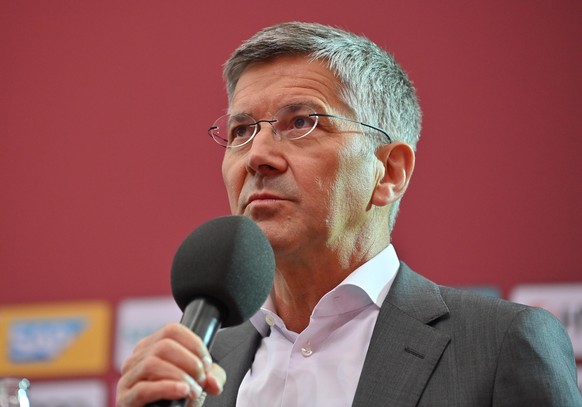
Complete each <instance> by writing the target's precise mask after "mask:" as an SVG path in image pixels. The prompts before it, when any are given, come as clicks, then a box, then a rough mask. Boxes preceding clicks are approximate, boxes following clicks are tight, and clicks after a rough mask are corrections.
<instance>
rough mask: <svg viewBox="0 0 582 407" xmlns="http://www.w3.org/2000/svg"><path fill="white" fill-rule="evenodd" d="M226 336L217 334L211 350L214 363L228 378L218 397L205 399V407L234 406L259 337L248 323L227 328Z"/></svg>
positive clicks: (251, 361)
mask: <svg viewBox="0 0 582 407" xmlns="http://www.w3.org/2000/svg"><path fill="white" fill-rule="evenodd" d="M226 333H227V334H226V335H224V336H222V335H221V333H220V332H219V333H218V334H217V337H216V339H217V340H216V341H215V342H214V345H213V346H212V348H211V352H210V353H211V354H212V357H213V358H214V361H215V362H216V363H218V364H219V365H220V366H222V368H223V369H224V370H226V371H227V372H228V378H227V380H226V384H225V386H224V390H223V392H222V394H221V395H220V397H212V396H208V397H206V401H205V402H204V406H205V407H212V406H221V407H225V406H235V405H236V397H237V394H238V388H239V386H240V384H241V382H242V380H243V379H244V377H245V375H246V373H247V371H248V370H249V369H250V367H251V365H252V363H253V360H254V358H255V353H256V351H257V347H258V346H259V343H260V341H261V336H260V335H259V333H258V332H257V330H256V329H255V328H254V327H253V325H252V324H251V323H250V322H248V321H247V322H245V323H243V324H242V325H239V326H237V327H233V328H228V329H227V330H226Z"/></svg>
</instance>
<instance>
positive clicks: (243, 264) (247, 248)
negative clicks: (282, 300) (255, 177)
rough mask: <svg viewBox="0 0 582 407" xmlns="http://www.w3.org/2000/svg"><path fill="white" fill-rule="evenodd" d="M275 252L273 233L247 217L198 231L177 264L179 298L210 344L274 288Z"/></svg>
mask: <svg viewBox="0 0 582 407" xmlns="http://www.w3.org/2000/svg"><path fill="white" fill-rule="evenodd" d="M274 274H275V256H274V254H273V249H272V248H271V245H270V243H269V241H268V240H267V237H266V236H265V235H264V234H263V232H262V231H261V229H260V228H259V227H258V226H257V224H256V223H255V222H253V221H252V220H251V219H249V218H247V217H245V216H223V217H220V218H216V219H213V220H211V221H209V222H206V223H205V224H203V225H201V226H199V227H198V228H197V229H195V230H194V231H193V232H192V233H191V234H190V235H188V237H186V239H185V240H184V241H183V242H182V244H181V245H180V247H179V248H178V250H177V252H176V255H175V256H174V261H173V263H172V273H171V286H172V294H173V296H174V300H175V301H176V303H177V304H178V306H179V307H180V309H181V310H182V311H183V312H184V314H183V316H182V319H181V321H180V323H181V324H182V325H185V326H187V327H188V328H190V329H191V330H192V331H193V332H194V333H195V334H196V335H198V336H199V337H200V338H201V339H202V340H203V341H204V344H205V345H206V346H207V347H209V346H210V345H211V344H212V340H213V339H214V335H215V334H216V332H217V331H218V329H219V328H220V327H221V326H222V327H225V328H226V327H230V326H235V325H239V324H241V323H243V322H244V321H246V320H248V319H249V318H250V317H251V316H253V315H254V314H255V313H256V312H257V311H258V309H259V308H260V307H261V305H263V303H264V302H265V300H266V299H267V296H268V295H269V293H270V292H271V288H272V286H273V279H274ZM186 401H187V400H186V399H182V400H159V401H156V402H153V403H149V404H147V407H184V406H186Z"/></svg>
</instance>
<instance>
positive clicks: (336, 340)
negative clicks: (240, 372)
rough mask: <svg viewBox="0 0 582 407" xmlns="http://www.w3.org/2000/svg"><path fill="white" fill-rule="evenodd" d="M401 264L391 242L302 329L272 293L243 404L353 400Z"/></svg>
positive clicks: (303, 406) (258, 323) (305, 406)
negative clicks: (292, 327) (287, 319)
mask: <svg viewBox="0 0 582 407" xmlns="http://www.w3.org/2000/svg"><path fill="white" fill-rule="evenodd" d="M399 266H400V264H399V261H398V257H397V256H396V252H395V251H394V248H393V247H392V245H390V246H388V247H387V248H386V249H384V250H383V251H382V252H380V253H379V254H378V255H377V256H375V257H374V258H372V259H371V260H370V261H368V262H367V263H365V264H364V265H362V266H361V267H359V268H358V269H356V270H355V271H354V272H352V273H351V274H350V275H349V276H348V277H347V278H346V279H345V280H344V281H342V282H341V283H340V284H339V285H338V286H337V287H336V288H334V289H333V290H331V291H330V292H329V293H327V294H326V295H324V296H323V297H322V298H321V300H320V301H319V302H318V303H317V305H316V306H315V309H314V310H313V313H312V314H311V318H310V321H309V325H308V326H307V328H305V330H304V331H303V332H301V333H296V332H292V331H289V330H288V329H287V328H286V327H285V324H284V323H283V321H282V320H281V319H280V318H279V316H278V315H277V314H276V313H275V312H273V310H274V309H275V307H274V306H273V303H272V300H271V298H269V299H267V301H266V302H265V304H264V305H263V307H262V308H261V309H260V310H259V311H258V312H257V313H256V314H255V315H254V316H253V317H252V318H251V322H252V324H253V325H254V326H255V328H256V329H257V331H259V333H260V334H261V335H262V336H263V339H262V341H261V344H260V346H259V348H258V350H257V353H256V355H255V360H254V362H253V364H252V366H251V368H250V370H249V371H248V372H247V374H246V376H245V378H244V379H243V381H242V383H241V385H240V389H239V392H238V398H237V404H236V405H237V407H309V406H313V407H316V406H317V407H321V406H325V407H328V406H333V407H336V406H338V407H339V406H345V407H349V406H351V405H352V401H353V399H354V395H355V393H356V387H357V385H358V381H359V378H360V372H361V370H362V366H363V364H364V358H365V357H366V352H367V351H368V345H369V343H370V338H371V337H372V331H373V329H374V324H375V323H376V319H377V317H378V312H379V310H380V306H381V305H382V302H383V301H384V299H385V298H386V295H387V294H388V291H389V290H390V287H391V285H392V282H393V281H394V277H395V276H396V272H397V271H398V268H399ZM305 284H309V281H306V282H305ZM227 380H228V379H227Z"/></svg>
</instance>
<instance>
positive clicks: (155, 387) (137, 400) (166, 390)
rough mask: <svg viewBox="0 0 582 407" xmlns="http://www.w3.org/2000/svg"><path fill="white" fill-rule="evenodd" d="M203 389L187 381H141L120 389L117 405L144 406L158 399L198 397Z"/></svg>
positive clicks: (128, 406) (126, 406) (122, 406)
mask: <svg viewBox="0 0 582 407" xmlns="http://www.w3.org/2000/svg"><path fill="white" fill-rule="evenodd" d="M201 393H202V390H201V389H199V388H198V389H194V388H192V387H191V386H190V385H189V384H188V383H186V381H184V380H181V381H173V380H159V381H144V382H139V383H137V384H136V385H135V386H133V387H132V388H129V389H125V388H122V389H118V391H117V400H116V403H117V404H116V405H117V407H143V406H144V405H145V404H147V403H151V402H154V401H157V400H181V399H184V398H193V399H196V398H198V397H199V396H200V394H201Z"/></svg>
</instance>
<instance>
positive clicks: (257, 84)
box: [229, 57, 351, 115]
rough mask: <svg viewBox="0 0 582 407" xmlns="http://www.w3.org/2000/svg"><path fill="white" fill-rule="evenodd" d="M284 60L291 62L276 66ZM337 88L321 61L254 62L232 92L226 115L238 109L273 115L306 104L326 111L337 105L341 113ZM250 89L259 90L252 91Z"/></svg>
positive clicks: (299, 58)
mask: <svg viewBox="0 0 582 407" xmlns="http://www.w3.org/2000/svg"><path fill="white" fill-rule="evenodd" d="M283 59H285V60H290V61H289V62H290V63H285V62H286V61H283V63H279V64H277V63H275V62H281V60H283ZM293 62H306V63H308V65H307V66H308V67H309V66H312V67H313V69H307V70H306V69H305V67H306V65H305V64H302V65H300V66H297V65H295V64H294V63H293ZM265 84H267V86H265ZM340 87H341V86H340V83H339V81H338V80H337V79H336V77H335V75H334V74H333V73H332V72H331V71H330V70H329V69H328V68H327V67H326V66H325V65H323V63H322V62H321V61H308V60H307V59H305V58H303V57H285V58H279V59H277V60H275V61H273V62H270V63H255V64H252V65H250V66H249V67H248V68H247V69H245V71H244V72H243V74H242V75H241V77H240V79H239V81H238V83H237V85H236V88H235V90H234V92H233V97H232V99H231V103H230V106H229V113H230V114H233V112H235V111H237V109H239V108H241V109H243V111H244V113H247V114H249V115H253V114H257V112H256V111H254V109H259V110H260V113H271V114H274V113H276V112H277V111H278V110H279V109H280V108H281V107H283V106H287V105H291V104H306V105H308V106H311V107H313V108H314V109H316V110H321V109H322V108H323V109H325V110H326V111H327V110H328V109H329V107H331V106H338V105H339V106H338V107H340V109H341V110H344V109H346V105H345V103H344V102H343V101H342V99H341V98H340V94H339V93H340V92H339V91H340ZM253 88H257V89H260V90H259V91H258V92H253V90H254V89H253ZM249 89H250V90H249ZM249 108H250V109H251V111H249ZM346 110H348V111H350V110H351V109H349V108H347V109H346ZM237 113H238V112H237Z"/></svg>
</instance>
